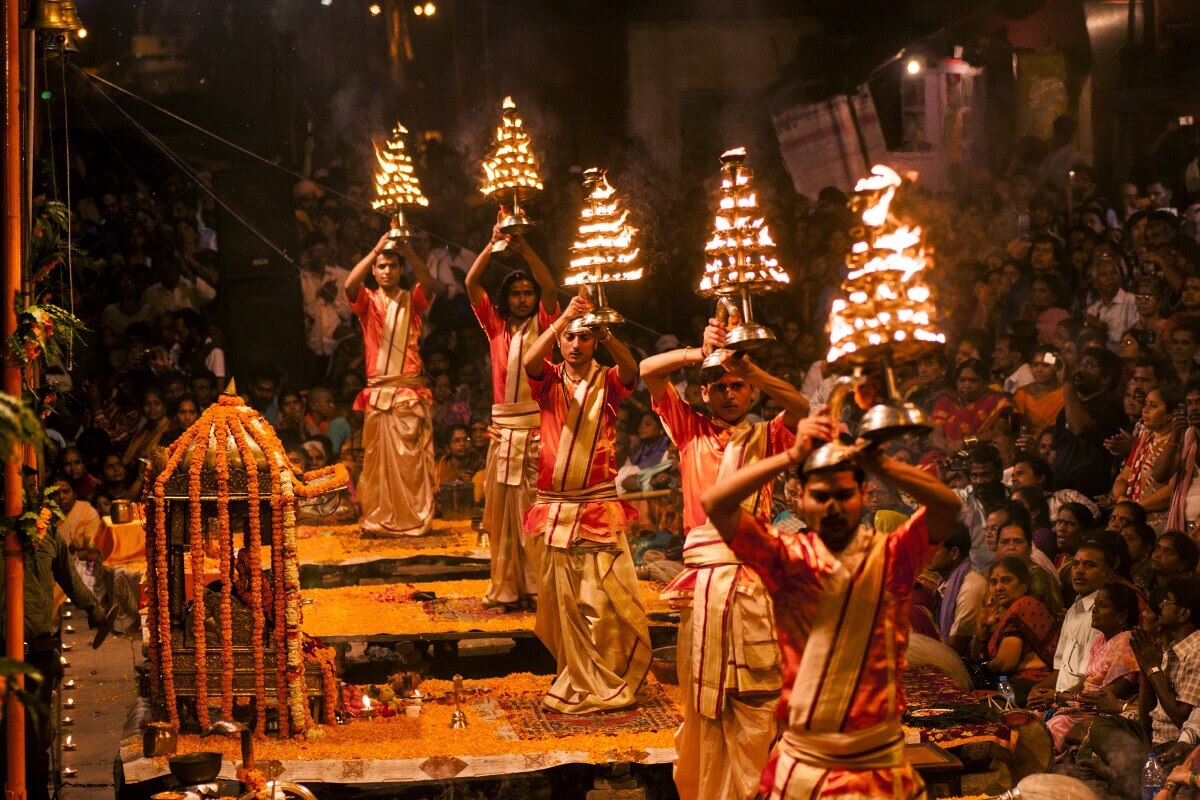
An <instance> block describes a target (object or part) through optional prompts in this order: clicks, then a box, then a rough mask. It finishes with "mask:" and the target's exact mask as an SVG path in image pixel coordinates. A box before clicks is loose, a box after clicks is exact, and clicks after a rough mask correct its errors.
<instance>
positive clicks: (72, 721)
mask: <svg viewBox="0 0 1200 800" xmlns="http://www.w3.org/2000/svg"><path fill="white" fill-rule="evenodd" d="M74 724H75V718H74V717H71V716H66V717H63V718H62V725H63V727H66V726H67V725H74Z"/></svg>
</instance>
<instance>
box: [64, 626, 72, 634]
mask: <svg viewBox="0 0 1200 800" xmlns="http://www.w3.org/2000/svg"><path fill="white" fill-rule="evenodd" d="M74 632H75V626H74V625H68V626H66V627H65V628H63V633H74Z"/></svg>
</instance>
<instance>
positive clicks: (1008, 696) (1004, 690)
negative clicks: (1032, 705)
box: [996, 675, 1017, 706]
mask: <svg viewBox="0 0 1200 800" xmlns="http://www.w3.org/2000/svg"><path fill="white" fill-rule="evenodd" d="M996 691H997V692H999V693H1000V695H1001V696H1002V697H1003V698H1004V699H1005V700H1007V701H1008V704H1009V705H1010V706H1015V705H1016V704H1017V693H1016V691H1014V690H1013V687H1012V684H1011V683H1009V682H1008V676H1007V675H1001V676H1000V681H999V682H998V683H997V684H996Z"/></svg>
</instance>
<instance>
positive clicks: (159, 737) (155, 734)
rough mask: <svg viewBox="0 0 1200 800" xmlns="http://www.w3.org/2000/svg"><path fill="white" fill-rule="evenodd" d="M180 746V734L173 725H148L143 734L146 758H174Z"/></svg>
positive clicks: (155, 723)
mask: <svg viewBox="0 0 1200 800" xmlns="http://www.w3.org/2000/svg"><path fill="white" fill-rule="evenodd" d="M178 744H179V738H178V733H177V732H176V731H175V727H174V726H173V725H171V723H169V722H147V723H146V730H145V732H143V733H142V755H143V756H145V757H146V758H157V757H158V756H173V755H175V750H176V747H177V745H178Z"/></svg>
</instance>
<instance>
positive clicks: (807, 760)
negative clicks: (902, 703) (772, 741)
mask: <svg viewBox="0 0 1200 800" xmlns="http://www.w3.org/2000/svg"><path fill="white" fill-rule="evenodd" d="M778 747H779V751H780V752H781V753H782V754H783V755H784V756H786V757H787V760H788V761H789V762H790V763H788V764H786V765H785V766H784V769H783V770H777V771H776V778H777V780H776V784H775V787H774V788H773V789H772V791H771V794H770V800H776V798H783V797H786V798H788V800H810V799H811V798H812V797H813V796H814V795H816V793H817V790H818V788H819V787H820V785H821V782H822V780H823V779H824V777H825V773H826V772H828V771H829V770H830V769H833V768H837V769H848V770H871V769H896V768H898V767H902V766H904V731H903V729H902V728H901V727H900V722H899V721H898V720H894V719H892V720H886V721H884V722H880V723H878V724H876V725H872V726H871V727H869V728H863V729H862V730H857V731H848V732H843V731H825V732H820V733H818V732H814V731H802V730H796V729H794V728H789V729H788V730H786V731H785V732H784V734H783V737H782V738H781V739H780V740H779V744H778ZM780 760H781V761H783V759H780ZM780 771H786V777H785V779H784V781H785V782H784V783H783V784H782V785H780V783H779V782H778V777H779V773H780Z"/></svg>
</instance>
